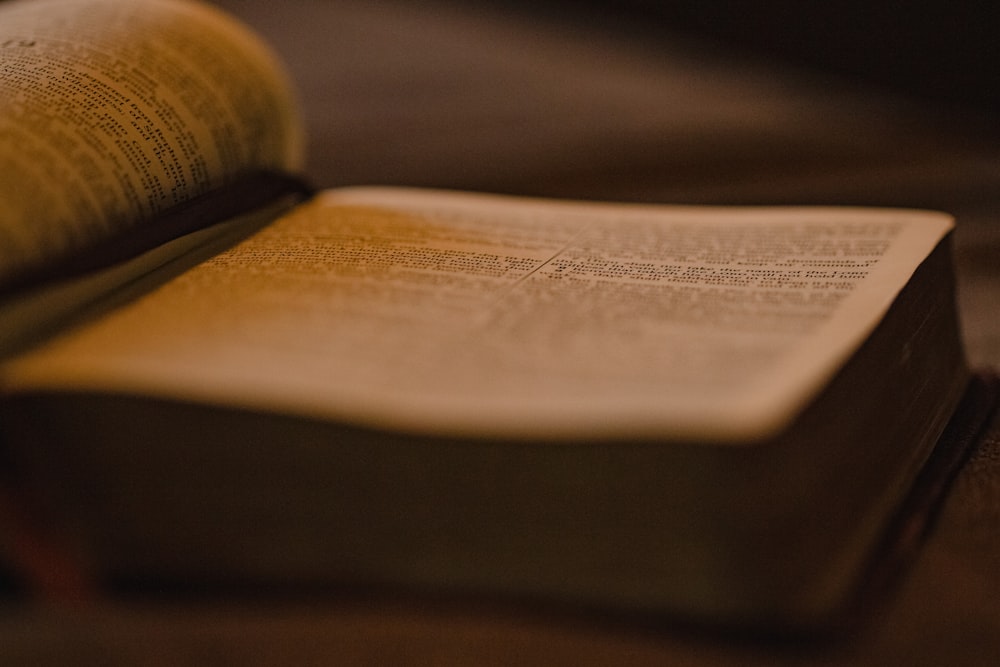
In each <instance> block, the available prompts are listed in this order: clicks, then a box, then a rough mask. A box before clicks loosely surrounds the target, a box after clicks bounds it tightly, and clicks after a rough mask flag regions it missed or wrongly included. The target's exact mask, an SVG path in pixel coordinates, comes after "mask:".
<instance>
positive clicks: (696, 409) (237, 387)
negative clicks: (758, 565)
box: [5, 189, 951, 441]
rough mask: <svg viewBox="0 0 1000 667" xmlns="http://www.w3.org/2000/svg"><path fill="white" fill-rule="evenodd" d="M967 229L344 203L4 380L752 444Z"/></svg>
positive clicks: (364, 194) (476, 429) (250, 244)
mask: <svg viewBox="0 0 1000 667" xmlns="http://www.w3.org/2000/svg"><path fill="white" fill-rule="evenodd" d="M950 225H951V223H950V219H949V218H948V217H947V216H945V215H943V214H934V213H921V212H913V211H893V210H886V211H878V210H865V209H809V208H790V209H754V208H748V209H725V208H704V209H700V208H691V207H657V206H641V205H619V206H616V205H602V204H587V203H556V202H544V201H533V200H521V199H513V198H504V197H491V196H486V195H463V194H449V193H435V192H421V191H409V190H396V189H356V190H345V191H339V192H338V191H334V192H331V193H326V194H325V195H323V196H321V197H319V198H317V199H316V200H314V201H312V202H310V203H308V204H305V205H303V206H301V207H299V208H298V209H297V210H296V211H295V212H293V213H292V214H290V215H288V216H286V217H284V218H282V219H280V220H279V221H278V222H276V223H274V224H272V225H271V226H269V227H267V228H265V229H264V230H263V231H261V232H259V233H258V234H256V235H255V236H254V237H252V238H250V239H249V240H247V241H245V242H243V243H242V244H240V245H238V246H237V247H235V248H233V249H231V250H228V251H226V252H223V253H221V254H219V255H217V256H216V257H214V258H212V259H211V260H209V261H207V262H205V263H204V264H202V265H200V266H198V267H196V268H195V269H193V270H191V271H189V272H187V273H186V274H185V275H183V276H180V277H179V278H177V279H175V280H173V281H172V282H171V283H169V284H167V285H166V286H165V287H163V288H161V289H160V290H158V291H157V292H155V293H153V294H151V295H149V296H148V297H146V298H144V299H142V300H140V301H139V302H137V303H135V304H133V305H131V306H129V307H127V308H125V309H123V310H121V311H119V312H117V313H115V314H113V315H112V316H110V317H108V318H106V319H105V320H104V321H101V322H98V323H97V324H96V325H93V326H91V327H89V328H87V329H84V330H82V331H80V332H78V333H75V334H73V335H70V336H68V337H65V338H64V339H63V340H61V341H58V342H57V343H56V344H54V345H52V346H50V347H49V348H48V349H47V350H43V351H41V352H40V353H37V354H35V355H32V356H30V357H28V358H25V359H22V360H19V361H18V362H15V363H14V364H13V365H12V366H11V367H10V368H8V369H7V373H6V378H5V380H6V382H7V384H8V387H10V388H17V387H21V388H23V387H28V386H35V387H55V388H83V389H102V390H108V391H124V392H131V391H138V392H143V393H148V394H153V395H161V396H172V397H177V398H184V399H194V400H207V401H214V402H220V403H224V404H231V405H240V406H246V407H252V408H259V409H268V410H279V411H285V412H291V413H298V414H304V415H312V416H319V417H322V418H326V419H335V420H343V421H345V422H348V423H356V424H361V425H368V426H374V427H379V428H390V429H397V428H398V429H406V430H411V431H418V432H430V433H439V434H450V435H488V436H496V437H532V438H550V439H560V438H580V437H656V438H679V439H680V438H683V439H693V440H699V439H704V440H723V441H725V440H732V441H738V440H747V439H752V438H755V437H764V436H766V435H768V434H770V433H771V432H773V431H774V430H776V429H780V428H781V427H782V426H783V425H785V424H786V423H787V422H788V421H789V420H790V419H791V418H792V417H793V416H794V414H795V413H796V412H797V411H798V410H799V409H801V408H802V407H803V406H804V404H805V403H806V402H807V401H808V400H809V399H810V398H812V396H813V395H814V394H815V393H816V392H817V391H818V390H819V389H820V388H821V386H822V385H823V383H825V382H826V380H827V379H829V377H830V376H831V375H832V374H833V373H835V372H836V370H837V369H838V368H839V366H840V365H841V364H842V363H843V362H844V361H845V360H846V359H847V358H848V357H849V356H850V354H851V353H852V352H853V351H854V349H855V348H856V347H857V346H858V345H859V344H860V343H861V342H862V341H863V340H864V339H865V337H866V336H867V335H868V333H869V332H870V331H871V330H872V329H873V327H874V326H875V324H876V323H877V322H878V320H879V319H880V317H881V316H882V314H883V313H884V312H885V311H886V309H887V308H888V306H889V305H890V303H891V302H892V300H893V298H894V297H895V295H896V294H897V293H898V291H899V290H900V289H901V287H902V286H903V285H904V284H905V282H906V281H907V280H908V278H909V277H910V275H911V274H912V273H913V271H914V269H915V268H916V266H917V265H918V264H919V263H920V261H921V260H922V259H924V258H925V257H926V256H927V255H928V254H929V253H930V251H931V250H932V249H933V248H934V247H935V246H936V244H937V243H938V242H939V241H940V239H941V238H942V237H943V235H944V234H945V233H946V232H947V231H948V229H950Z"/></svg>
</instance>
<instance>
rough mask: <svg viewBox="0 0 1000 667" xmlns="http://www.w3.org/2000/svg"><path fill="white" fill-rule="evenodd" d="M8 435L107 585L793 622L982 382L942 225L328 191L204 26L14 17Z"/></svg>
mask: <svg viewBox="0 0 1000 667" xmlns="http://www.w3.org/2000/svg"><path fill="white" fill-rule="evenodd" d="M0 65H2V67H0V202H2V204H3V206H2V209H0V352H2V354H3V362H2V365H0V392H2V394H0V395H2V401H0V411H2V422H0V437H2V438H3V442H4V446H5V449H6V451H7V456H8V459H9V460H10V461H11V466H12V467H11V471H12V475H13V476H14V478H15V479H17V480H19V481H20V482H21V483H22V484H23V485H24V487H25V488H27V489H29V490H30V491H31V492H32V495H33V496H34V498H35V499H36V501H37V503H38V506H37V510H38V512H39V514H40V515H41V516H44V517H46V519H47V521H49V522H51V524H52V525H54V526H56V527H57V529H58V530H59V532H60V533H61V534H63V535H65V536H66V538H67V542H68V543H69V544H71V545H73V546H74V548H75V549H77V550H78V551H77V552H76V553H75V557H76V558H78V559H79V561H80V562H81V563H85V564H87V566H88V567H89V568H91V569H92V570H93V571H94V572H95V573H96V574H97V575H98V576H100V577H103V578H104V579H106V580H108V581H117V582H133V583H134V582H143V581H161V582H169V583H173V584H183V585H190V584H192V583H195V584H197V583H206V584H211V583H213V582H228V583H237V584H259V585H268V586H272V585H291V586H298V585H307V586H311V585H316V586H328V585H339V584H347V585H351V586H355V585H363V586H364V585H370V586H375V587H384V586H389V587H395V588H396V589H407V590H409V589H416V590H421V591H432V592H439V593H445V594H460V595H464V594H482V593H488V594H495V595H500V596H509V597H518V598H522V597H527V598H537V599H544V600H555V601H561V602H569V603H580V604H584V605H588V606H594V607H599V608H615V609H623V610H631V611H640V612H653V613H669V614H673V613H679V614H686V615H692V616H696V617H702V618H709V619H718V620H726V621H751V622H781V623H791V624H796V623H800V622H809V621H811V620H814V619H817V618H822V617H825V616H826V615H828V614H830V613H832V612H833V611H834V610H836V609H838V608H840V607H842V606H843V605H844V604H845V603H846V601H848V600H849V599H850V598H851V597H852V595H853V592H854V591H855V590H856V589H857V587H858V586H859V585H860V581H861V580H862V578H863V576H864V573H865V571H866V569H867V568H868V567H869V566H870V563H871V562H872V559H873V558H875V556H876V552H877V548H878V546H879V545H880V544H881V542H882V540H884V539H885V535H886V532H887V530H888V529H889V527H890V525H891V523H892V521H893V520H894V517H895V516H896V515H897V513H898V512H899V511H900V508H901V507H902V506H903V504H904V502H905V500H906V498H907V497H908V494H909V491H910V489H911V487H912V485H913V483H914V480H915V479H916V478H917V476H918V474H919V473H920V471H921V469H922V467H923V466H924V464H925V462H926V461H927V460H928V458H929V457H930V456H931V455H932V452H933V451H934V449H935V443H937V442H938V440H939V438H940V437H941V435H942V433H943V432H944V431H945V428H946V425H947V424H948V422H949V419H950V418H951V417H952V414H953V413H954V412H955V410H956V407H957V406H958V405H959V401H960V399H961V397H962V395H963V392H964V390H965V387H966V385H967V383H968V373H967V370H966V367H965V363H964V358H963V352H962V346H961V342H960V336H959V329H958V324H957V320H956V313H955V301H954V282H953V277H952V268H951V258H950V254H949V252H950V251H949V238H950V236H949V234H950V231H951V229H952V222H951V220H950V218H949V217H948V216H946V215H943V214H938V213H932V212H921V211H910V210H877V209H861V208H854V209H850V208H699V207H674V206H665V205H664V206H653V205H630V204H604V203H589V202H562V201H541V200H531V199H520V198H512V197H504V196H495V195H484V194H470V193H457V192H440V191H421V190H413V189H405V188H379V187H364V188H346V189H341V190H333V191H326V192H321V193H318V194H312V193H309V192H308V191H307V189H306V188H305V187H303V186H302V185H301V184H300V182H299V181H298V180H297V179H295V178H294V177H291V176H289V175H290V174H295V173H296V172H297V171H298V170H299V169H300V161H301V154H302V138H301V137H302V132H301V129H300V127H299V124H298V123H299V121H298V119H297V115H296V111H295V104H294V100H293V95H292V93H291V92H290V87H289V85H288V84H287V83H286V81H285V80H284V77H283V75H282V74H281V70H280V67H279V65H277V64H276V63H275V61H274V59H273V58H272V56H270V55H269V54H268V52H267V49H266V48H265V47H264V46H262V45H261V44H260V43H259V42H258V41H257V39H256V38H255V37H254V36H252V35H250V34H249V33H248V32H247V31H246V30H245V29H244V28H242V27H240V26H238V25H236V24H235V23H234V22H233V21H232V20H230V19H229V18H227V17H225V16H223V15H221V14H219V13H218V12H217V11H216V10H214V9H212V8H210V7H207V6H203V5H199V4H193V3H189V2H181V1H166V0H163V1H160V0H157V1H153V0H144V1H142V2H129V3H119V2H111V1H105V0H80V1H77V2H67V1H57V0H44V1H39V2H13V3H5V4H4V5H3V6H2V7H0Z"/></svg>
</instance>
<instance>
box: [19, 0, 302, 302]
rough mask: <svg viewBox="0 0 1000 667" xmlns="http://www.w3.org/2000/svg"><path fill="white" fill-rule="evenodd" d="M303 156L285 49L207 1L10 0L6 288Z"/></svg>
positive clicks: (287, 166)
mask: <svg viewBox="0 0 1000 667" xmlns="http://www.w3.org/2000/svg"><path fill="white" fill-rule="evenodd" d="M301 153H302V140H301V137H300V128H299V121H298V117H297V112H296V109H295V106H294V104H293V100H292V95H291V93H290V90H289V88H288V85H287V83H286V81H285V78H284V76H283V74H282V73H281V72H280V71H279V70H278V68H277V66H276V64H275V61H274V59H273V58H272V57H271V55H270V53H269V52H267V50H266V49H265V48H264V47H263V46H262V45H261V44H260V43H259V42H258V41H257V40H256V39H255V38H254V37H253V36H251V35H250V33H249V32H247V31H246V30H244V29H243V28H242V27H241V26H238V25H236V24H235V23H234V22H232V21H231V20H230V19H228V18H226V17H224V16H223V15H222V14H221V13H219V12H218V11H217V10H215V9H212V8H210V7H208V6H207V5H201V4H197V3H194V2H187V1H184V0H134V1H130V2H116V1H114V0H78V1H72V0H38V1H34V2H5V3H3V4H2V5H0V287H2V286H3V285H4V284H5V283H6V282H8V281H9V280H10V279H11V278H12V277H13V276H16V275H17V274H19V273H22V272H24V271H26V270H29V269H32V268H36V267H38V266H40V265H42V264H44V263H45V262H48V261H53V260H57V259H58V258H59V257H62V256H65V255H66V254H69V253H72V252H74V251H78V250H80V249H82V248H86V247H88V246H89V245H91V244H93V243H95V242H96V241H98V240H100V239H102V238H105V237H108V236H111V235H113V234H115V233H117V232H120V231H122V230H124V229H125V228H127V227H129V226H131V225H136V224H141V223H142V222H143V221H146V220H149V219H150V218H152V217H153V216H155V215H156V214H157V213H159V212H161V211H163V210H165V209H167V208H169V207H171V206H173V205H176V204H179V203H181V202H184V201H187V200H189V199H191V198H192V197H194V196H195V195H198V194H201V193H203V192H206V191H208V190H210V189H212V188H214V187H219V186H221V185H223V184H225V183H227V182H229V181H231V180H233V179H235V178H236V177H238V176H240V175H243V174H245V173H247V172H248V171H253V170H261V169H275V170H295V169H297V168H298V167H299V163H300V162H301Z"/></svg>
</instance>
